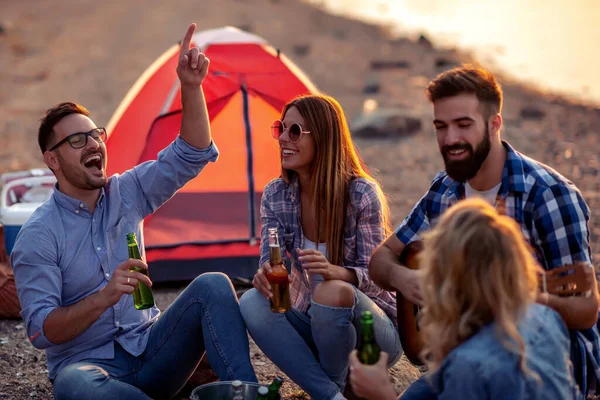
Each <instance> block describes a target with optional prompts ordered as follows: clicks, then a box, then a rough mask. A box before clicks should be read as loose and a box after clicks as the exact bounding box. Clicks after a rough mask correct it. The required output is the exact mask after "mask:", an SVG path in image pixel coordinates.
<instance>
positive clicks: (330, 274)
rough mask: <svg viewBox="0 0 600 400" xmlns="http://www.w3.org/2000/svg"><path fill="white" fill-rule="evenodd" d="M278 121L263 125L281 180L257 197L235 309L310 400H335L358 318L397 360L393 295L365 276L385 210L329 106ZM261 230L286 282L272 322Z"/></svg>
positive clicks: (300, 103) (323, 101)
mask: <svg viewBox="0 0 600 400" xmlns="http://www.w3.org/2000/svg"><path fill="white" fill-rule="evenodd" d="M281 118H282V119H281V120H278V121H275V122H274V123H273V126H272V133H273V136H274V137H275V139H277V140H278V142H279V147H280V149H281V153H280V157H281V168H282V169H281V176H280V177H279V178H277V179H274V180H273V181H271V182H270V183H269V184H268V185H267V186H266V187H265V190H264V193H263V197H262V200H261V223H262V242H261V257H260V268H259V269H258V271H257V273H256V275H255V277H254V280H253V285H254V287H255V288H254V289H251V290H249V291H248V292H246V293H245V294H244V295H243V296H242V298H241V299H240V309H241V312H242V316H243V318H244V321H245V322H246V325H247V327H248V331H249V332H250V335H251V336H252V337H253V339H254V341H255V342H256V344H257V345H258V346H259V347H260V348H261V349H262V351H263V352H264V353H265V354H266V355H267V357H269V358H270V359H271V360H272V361H273V362H274V363H275V364H276V365H277V366H278V367H279V368H280V369H281V370H282V371H283V372H285V373H286V374H287V375H288V376H289V377H290V379H292V380H293V381H294V382H296V383H297V384H298V385H299V386H300V387H301V388H302V389H304V390H305V391H306V392H307V393H308V394H309V395H310V396H311V398H313V399H317V400H318V399H323V400H328V399H343V398H344V396H343V394H342V393H343V391H344V388H345V385H346V378H347V371H348V355H349V354H350V352H351V351H352V350H353V349H354V348H355V347H356V344H357V334H358V333H359V331H358V329H359V327H360V323H359V320H360V315H361V312H362V311H365V310H368V311H371V313H372V314H373V316H374V329H375V335H376V337H377V341H378V343H379V345H380V346H381V348H382V349H383V351H385V352H386V353H388V354H390V362H389V365H390V366H391V365H393V364H394V363H395V362H396V361H397V360H398V359H399V358H400V356H401V354H402V349H401V345H400V339H399V337H398V333H397V332H398V331H397V328H396V299H395V296H394V294H392V293H390V292H386V291H384V290H382V289H381V288H379V287H378V286H376V285H375V284H374V283H373V282H372V281H371V280H370V278H369V274H368V271H367V265H368V263H369V259H370V257H371V253H372V252H373V250H374V249H375V248H376V247H377V245H379V244H380V243H381V241H382V240H383V239H384V238H385V237H386V236H387V235H388V234H389V233H390V227H389V211H388V206H387V202H386V199H385V197H384V194H383V192H382V190H381V188H380V186H379V185H378V183H377V182H376V180H375V179H374V178H373V177H372V176H371V175H370V174H369V173H368V172H367V170H366V168H365V165H364V164H363V162H362V160H361V159H360V157H359V155H358V153H357V151H356V149H355V147H354V144H353V142H352V138H351V136H350V131H349V129H348V125H347V123H346V119H345V116H344V112H343V110H342V108H341V107H340V105H339V104H338V102H337V101H336V100H335V99H333V98H331V97H328V96H322V95H308V96H302V97H299V98H297V99H295V100H293V101H292V102H290V103H289V104H287V105H286V106H285V107H284V109H283V112H282V117H281ZM269 228H277V231H278V233H279V238H280V244H281V247H282V248H284V249H285V252H284V253H285V254H284V258H285V259H286V261H287V267H288V271H289V273H290V275H291V282H290V295H291V301H292V308H291V310H290V311H288V312H285V313H281V314H279V313H274V312H272V311H271V308H270V305H269V300H268V299H269V298H270V297H271V296H272V293H271V289H270V285H269V282H268V281H267V279H266V273H268V272H269V271H270V269H271V267H270V265H269V236H268V230H269Z"/></svg>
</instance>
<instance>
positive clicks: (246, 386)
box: [190, 381, 281, 400]
mask: <svg viewBox="0 0 600 400" xmlns="http://www.w3.org/2000/svg"><path fill="white" fill-rule="evenodd" d="M232 382H233V381H218V382H212V383H207V384H206V385H202V386H198V387H197V388H195V389H194V390H193V391H192V394H191V395H190V399H191V400H231V399H232V398H233V387H232V386H231V383H232ZM261 386H267V385H259V384H256V383H252V382H242V393H243V394H244V400H255V399H256V396H257V395H258V388H259V387H261ZM277 400H281V396H280V395H277Z"/></svg>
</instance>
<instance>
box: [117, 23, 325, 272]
mask: <svg viewBox="0 0 600 400" xmlns="http://www.w3.org/2000/svg"><path fill="white" fill-rule="evenodd" d="M192 41H193V43H194V44H195V45H196V46H197V47H199V48H200V49H201V51H202V52H204V53H205V54H206V55H207V57H208V58H209V59H210V61H211V65H210V71H209V75H208V76H207V77H206V79H205V81H204V83H203V89H204V93H205V96H206V101H207V105H208V112H209V115H210V120H211V129H212V136H213V139H214V141H215V143H216V144H217V146H218V148H219V151H220V157H219V160H218V161H217V162H216V163H210V164H209V165H207V166H206V168H205V169H204V170H203V171H202V173H201V174H200V175H199V176H198V178H196V179H194V180H192V181H190V182H189V183H188V184H187V185H186V186H184V187H183V188H182V189H181V190H180V191H179V192H178V193H177V194H176V195H175V196H174V197H173V198H172V199H171V200H169V201H168V202H167V203H166V204H165V205H163V207H161V208H160V209H159V210H158V211H157V212H156V213H155V214H154V215H152V216H150V217H148V218H147V219H146V220H145V222H144V244H145V247H146V256H147V261H148V263H149V264H150V265H151V267H150V276H151V278H152V279H153V280H155V281H163V280H189V279H192V278H194V277H195V276H197V275H198V274H199V273H201V272H205V271H221V272H225V273H227V274H228V275H230V276H246V277H249V276H252V275H253V273H254V271H255V270H256V268H257V267H258V265H257V262H258V255H259V247H258V244H259V241H260V215H259V204H260V198H261V195H262V190H263V188H264V186H265V185H266V184H267V183H268V182H269V180H271V179H273V178H274V177H276V176H278V174H279V170H280V158H279V152H278V146H277V142H276V141H275V140H274V139H273V138H272V136H271V133H270V126H271V123H272V122H273V120H274V119H276V118H279V115H280V112H281V109H282V108H283V106H284V105H285V103H286V102H288V101H289V100H291V99H293V98H294V97H296V96H298V95H301V94H307V93H317V92H318V89H317V88H316V86H315V85H314V84H313V83H311V81H310V80H309V79H308V78H307V77H306V75H305V74H304V73H303V72H302V71H300V69H299V68H298V67H297V66H295V65H294V64H293V63H292V62H291V61H290V60H289V59H287V58H286V57H285V55H283V54H282V53H280V52H279V51H278V50H276V49H275V48H273V47H272V46H270V45H269V44H268V43H267V42H266V41H265V40H264V39H263V38H261V37H258V36H256V35H252V34H250V33H247V32H243V31H241V30H239V29H236V28H233V27H225V28H219V29H212V30H207V31H201V32H198V33H196V34H195V35H194V37H193V38H192ZM178 52H179V45H178V44H176V45H173V46H172V47H171V48H170V49H168V50H167V51H166V52H165V53H163V54H162V55H161V56H160V57H159V58H158V59H157V60H156V61H155V62H154V63H153V64H152V65H151V66H150V67H149V68H148V69H147V70H146V71H145V72H144V73H143V74H142V75H141V77H140V78H139V79H138V81H137V82H136V83H135V84H134V85H133V87H132V88H131V89H130V91H129V93H128V94H127V95H126V96H125V98H124V99H123V101H122V103H121V104H120V106H119V107H118V108H117V110H116V111H115V113H114V115H113V116H112V118H111V120H110V122H109V124H108V125H107V131H108V135H109V136H108V140H107V142H106V146H107V152H108V160H109V162H108V173H109V175H111V174H113V173H123V172H124V171H126V170H127V169H129V168H132V167H133V166H135V165H138V164H140V163H142V162H144V161H147V160H154V159H156V157H157V154H158V152H159V151H160V150H162V149H163V148H164V147H165V146H167V145H168V144H169V143H170V142H171V141H173V140H174V139H175V137H176V135H177V134H178V132H179V125H180V122H181V99H180V92H179V81H178V78H177V73H176V71H175V67H176V64H177V57H178Z"/></svg>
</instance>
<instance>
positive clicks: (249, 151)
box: [240, 83, 256, 242]
mask: <svg viewBox="0 0 600 400" xmlns="http://www.w3.org/2000/svg"><path fill="white" fill-rule="evenodd" d="M240 89H241V90H242V104H243V112H244V126H245V128H246V152H247V155H248V162H247V173H248V211H250V212H249V214H250V223H249V226H250V241H251V242H254V240H255V238H256V223H255V221H256V218H255V207H254V157H253V153H252V127H251V126H250V111H249V100H248V89H247V88H246V84H245V83H244V84H242V85H241V86H240Z"/></svg>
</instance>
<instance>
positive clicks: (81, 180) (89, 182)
mask: <svg viewBox="0 0 600 400" xmlns="http://www.w3.org/2000/svg"><path fill="white" fill-rule="evenodd" d="M58 158H59V162H60V163H61V169H62V172H63V174H64V176H65V179H66V180H67V181H68V182H69V183H70V184H71V185H72V186H73V187H76V188H77V189H83V190H96V189H100V188H102V187H104V185H106V182H107V179H106V173H105V175H104V177H103V178H100V177H97V178H96V179H94V178H92V177H90V176H89V175H88V174H86V173H85V171H84V170H83V168H85V167H83V166H81V165H69V164H68V163H67V162H66V161H65V159H64V158H62V156H61V155H60V153H59V154H58ZM65 167H66V168H65Z"/></svg>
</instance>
